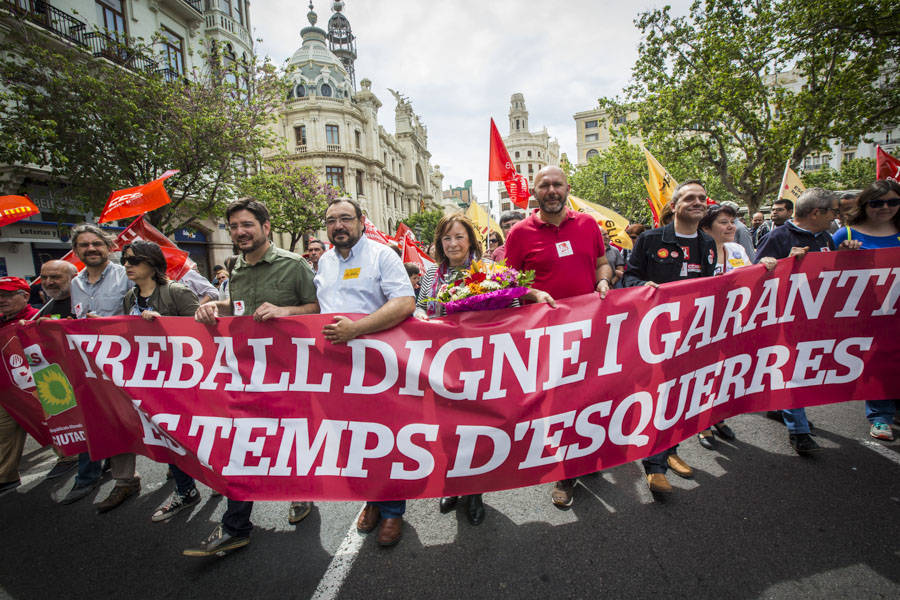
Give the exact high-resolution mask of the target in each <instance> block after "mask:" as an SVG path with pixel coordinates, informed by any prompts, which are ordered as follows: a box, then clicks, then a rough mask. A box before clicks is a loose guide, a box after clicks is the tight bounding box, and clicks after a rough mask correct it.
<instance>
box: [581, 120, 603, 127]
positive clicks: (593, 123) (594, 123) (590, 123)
mask: <svg viewBox="0 0 900 600" xmlns="http://www.w3.org/2000/svg"><path fill="white" fill-rule="evenodd" d="M599 126H600V123H599V122H598V121H597V120H596V119H594V120H593V121H585V122H584V128H585V129H591V128H593V127H599Z"/></svg>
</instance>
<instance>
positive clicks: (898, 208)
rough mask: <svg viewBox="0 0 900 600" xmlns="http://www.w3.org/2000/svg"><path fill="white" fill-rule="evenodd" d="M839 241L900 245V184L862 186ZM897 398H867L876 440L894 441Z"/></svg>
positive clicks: (864, 246) (838, 234) (873, 246)
mask: <svg viewBox="0 0 900 600" xmlns="http://www.w3.org/2000/svg"><path fill="white" fill-rule="evenodd" d="M832 239H833V240H834V243H835V244H836V245H840V244H841V242H844V241H846V240H859V241H860V242H862V246H860V247H861V248H862V249H863V250H875V249H878V248H897V247H900V184H898V183H897V182H896V181H892V180H890V179H879V180H878V181H876V182H875V183H873V184H872V185H870V186H869V187H867V188H866V189H864V190H863V192H862V193H861V194H860V195H859V198H858V199H857V201H856V207H855V208H854V209H851V210H850V214H849V218H848V219H847V226H846V227H841V228H840V229H838V230H837V231H836V232H835V233H834V235H833V236H832ZM896 402H897V401H896V400H866V418H867V419H868V420H869V423H870V424H871V427H870V428H869V435H870V436H872V437H873V438H875V439H876V440H886V441H892V440H893V439H894V432H893V431H891V423H892V422H893V420H894V415H895V413H896V411H897V405H896Z"/></svg>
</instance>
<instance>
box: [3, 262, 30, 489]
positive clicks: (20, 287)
mask: <svg viewBox="0 0 900 600" xmlns="http://www.w3.org/2000/svg"><path fill="white" fill-rule="evenodd" d="M30 295H31V287H30V286H29V285H28V282H27V281H25V280H24V279H22V278H21V277H0V329H2V330H5V329H6V328H7V327H11V326H12V325H13V324H14V323H17V322H18V321H20V320H22V319H25V320H28V319H31V318H32V317H33V316H34V315H36V314H37V309H36V308H34V307H33V306H31V305H30V304H28V297H29V296H30ZM24 447H25V430H24V429H22V428H21V427H20V426H19V424H18V423H17V422H16V420H15V419H13V418H12V417H11V416H9V413H7V412H6V410H4V409H3V407H2V406H0V494H2V493H4V492H8V491H10V490H13V489H15V488H17V487H19V483H20V480H19V460H21V458H22V449H23V448H24Z"/></svg>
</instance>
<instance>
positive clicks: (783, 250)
mask: <svg viewBox="0 0 900 600" xmlns="http://www.w3.org/2000/svg"><path fill="white" fill-rule="evenodd" d="M804 246H809V251H810V252H828V251H829V250H834V249H835V248H836V246H835V245H834V242H832V241H831V236H830V235H828V232H827V231H821V232H819V233H813V232H811V231H808V230H806V229H803V228H802V227H797V226H796V225H794V222H793V221H788V222H787V223H785V224H784V225H782V226H781V227H776V228H775V229H773V230H772V232H771V233H770V234H769V235H767V236H766V237H765V239H764V240H763V242H762V244H760V246H759V248H757V249H756V258H755V259H754V261H753V262H757V263H758V262H759V261H760V259H762V258H765V257H766V256H771V257H772V258H774V259H780V258H787V257H788V255H789V254H790V253H791V248H792V247H797V248H803V247H804Z"/></svg>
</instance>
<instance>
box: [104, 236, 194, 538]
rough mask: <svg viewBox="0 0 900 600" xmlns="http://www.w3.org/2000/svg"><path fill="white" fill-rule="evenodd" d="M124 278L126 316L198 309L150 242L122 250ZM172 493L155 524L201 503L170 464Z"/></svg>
mask: <svg viewBox="0 0 900 600" xmlns="http://www.w3.org/2000/svg"><path fill="white" fill-rule="evenodd" d="M122 262H123V263H124V265H125V275H126V276H127V277H128V279H130V280H131V281H133V282H134V287H133V288H131V289H130V290H128V293H127V294H125V298H124V300H123V303H124V308H125V314H126V315H140V316H141V317H142V318H143V319H146V320H147V321H152V320H154V319H155V318H157V317H193V316H194V313H195V312H197V307H198V306H200V301H199V300H198V299H197V295H196V294H195V293H194V292H192V291H191V289H190V288H188V287H187V286H184V285H182V284H180V283H175V282H173V281H169V279H168V277H166V257H165V256H164V255H163V253H162V250H161V249H160V247H159V246H158V245H157V244H155V243H153V242H145V241H143V240H139V241H136V242H132V243H130V244H128V245H127V246H125V247H124V248H123V249H122ZM169 468H170V470H171V472H172V476H173V478H174V479H175V491H174V492H173V493H172V495H171V496H170V497H169V499H168V500H166V501H165V502H164V503H163V504H162V505H160V507H159V508H157V509H156V512H154V513H153V516H152V517H151V519H152V520H153V521H154V522H159V521H167V520H168V519H170V518H172V517H173V516H174V515H175V514H176V513H178V512H179V511H181V510H182V509H184V508H187V507H189V506H193V505H194V504H197V503H198V502H199V501H200V493H199V492H198V491H197V486H196V484H195V483H194V479H193V477H191V476H190V475H188V474H187V473H185V472H184V471H182V470H181V469H179V468H178V467H177V466H176V465H173V464H170V465H169Z"/></svg>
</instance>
